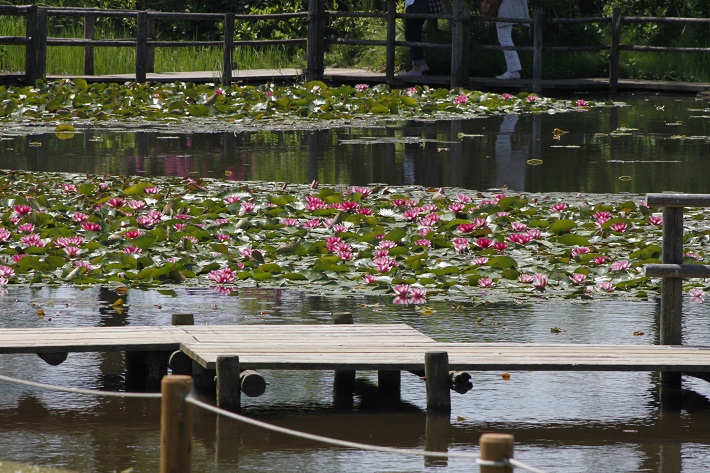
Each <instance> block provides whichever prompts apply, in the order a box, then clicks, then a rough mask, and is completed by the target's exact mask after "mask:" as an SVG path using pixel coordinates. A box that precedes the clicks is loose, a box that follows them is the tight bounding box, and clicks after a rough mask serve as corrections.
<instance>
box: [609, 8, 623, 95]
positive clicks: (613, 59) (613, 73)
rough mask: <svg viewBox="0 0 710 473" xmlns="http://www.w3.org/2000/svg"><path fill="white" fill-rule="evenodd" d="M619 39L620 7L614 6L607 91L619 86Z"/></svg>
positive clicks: (613, 90) (612, 90)
mask: <svg viewBox="0 0 710 473" xmlns="http://www.w3.org/2000/svg"><path fill="white" fill-rule="evenodd" d="M620 41H621V9H620V8H618V7H617V8H614V11H613V13H612V17H611V45H610V53H609V91H610V92H616V89H617V87H618V86H619V42H620Z"/></svg>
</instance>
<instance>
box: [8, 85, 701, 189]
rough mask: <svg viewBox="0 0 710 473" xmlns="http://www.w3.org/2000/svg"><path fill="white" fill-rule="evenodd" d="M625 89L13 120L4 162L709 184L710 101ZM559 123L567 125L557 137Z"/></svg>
mask: <svg viewBox="0 0 710 473" xmlns="http://www.w3.org/2000/svg"><path fill="white" fill-rule="evenodd" d="M622 99H623V101H624V102H625V103H627V104H628V105H629V106H625V107H608V108H593V109H591V110H589V111H584V112H572V113H560V114H554V115H549V114H543V115H521V116H518V115H508V116H505V117H502V116H496V117H487V118H479V119H470V120H455V121H437V122H418V121H407V122H383V123H378V124H375V125H376V126H369V127H340V128H333V129H328V130H291V131H276V132H275V131H265V130H263V129H255V128H250V129H247V130H241V131H235V130H236V129H237V128H236V127H237V124H229V123H219V124H212V125H210V126H209V127H207V126H205V125H200V126H199V127H196V128H197V129H198V130H199V131H191V130H189V129H188V130H184V129H180V128H179V127H178V126H173V127H165V126H158V125H151V127H149V128H145V127H144V128H130V129H127V128H126V127H117V128H112V127H111V126H110V125H97V126H96V127H93V128H88V129H85V130H83V131H82V132H81V133H77V134H76V135H75V137H74V138H71V139H67V140H60V139H58V138H57V137H56V136H55V135H54V133H52V132H51V131H50V132H49V133H47V130H45V132H44V133H38V134H32V132H33V129H34V128H33V127H24V128H22V129H21V130H18V129H15V128H13V129H12V130H10V131H6V132H5V133H2V138H1V139H0V168H6V169H26V170H32V171H63V172H78V173H85V172H88V173H98V174H104V173H106V174H132V175H133V174H143V175H176V176H186V175H188V174H190V173H195V174H198V175H200V176H202V177H214V178H219V179H224V178H225V174H228V175H229V176H228V177H227V178H228V179H233V180H263V181H277V182H282V181H285V182H293V183H305V182H311V181H313V180H318V181H320V182H321V183H328V184H351V185H366V184H368V183H373V182H379V183H387V184H390V185H407V184H420V185H426V186H437V187H438V186H454V187H463V188H467V189H475V190H486V189H490V188H494V187H496V188H501V187H505V186H507V187H508V188H510V189H514V190H517V191H528V192H551V191H559V192H585V193H606V192H613V193H618V192H634V193H646V192H660V191H664V190H673V191H679V192H694V193H702V192H708V191H709V190H708V185H707V181H706V180H704V179H699V178H698V176H703V175H709V174H710V160H708V159H707V156H708V153H710V101H702V100H695V98H688V97H682V98H678V97H676V98H667V97H655V96H638V97H636V96H624V97H622ZM230 127H231V128H230ZM205 129H208V130H210V129H213V130H214V131H213V132H205ZM555 129H559V130H563V131H565V132H567V133H563V134H561V135H560V138H559V139H555V134H554V133H553V130H555ZM1 130H2V125H1V124H0V131H1ZM185 131H188V132H189V133H186V132H185ZM460 134H463V135H460ZM459 136H462V137H461V138H459ZM531 160H535V161H531ZM536 162H538V163H541V164H538V165H531V164H530V163H536Z"/></svg>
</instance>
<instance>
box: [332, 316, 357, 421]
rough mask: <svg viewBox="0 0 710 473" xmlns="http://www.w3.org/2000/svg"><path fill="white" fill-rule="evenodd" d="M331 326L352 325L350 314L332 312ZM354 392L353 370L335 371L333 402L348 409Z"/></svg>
mask: <svg viewBox="0 0 710 473" xmlns="http://www.w3.org/2000/svg"><path fill="white" fill-rule="evenodd" d="M331 317H332V318H333V324H335V325H352V323H353V314H352V313H351V312H333V313H332V314H331ZM354 390H355V370H335V373H334V375H333V400H334V402H335V404H336V405H337V406H338V407H344V408H348V407H350V406H351V405H352V398H353V391H354Z"/></svg>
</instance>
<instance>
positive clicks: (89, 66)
mask: <svg viewBox="0 0 710 473" xmlns="http://www.w3.org/2000/svg"><path fill="white" fill-rule="evenodd" d="M95 30H96V15H93V14H86V15H84V39H90V40H92V41H93V40H94V33H95ZM95 72H96V71H95V70H94V47H93V46H84V75H85V76H93V75H94V73H95Z"/></svg>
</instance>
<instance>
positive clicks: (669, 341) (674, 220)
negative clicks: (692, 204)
mask: <svg viewBox="0 0 710 473" xmlns="http://www.w3.org/2000/svg"><path fill="white" fill-rule="evenodd" d="M662 258H663V264H681V263H683V207H675V206H666V207H664V208H663V253H662ZM658 325H659V329H660V336H659V344H660V345H681V344H682V343H683V335H682V327H683V279H681V278H663V279H662V280H661V314H660V320H659V324H658ZM661 383H663V384H665V385H667V386H673V387H675V388H678V389H679V388H680V387H681V373H679V372H668V371H662V372H661Z"/></svg>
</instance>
